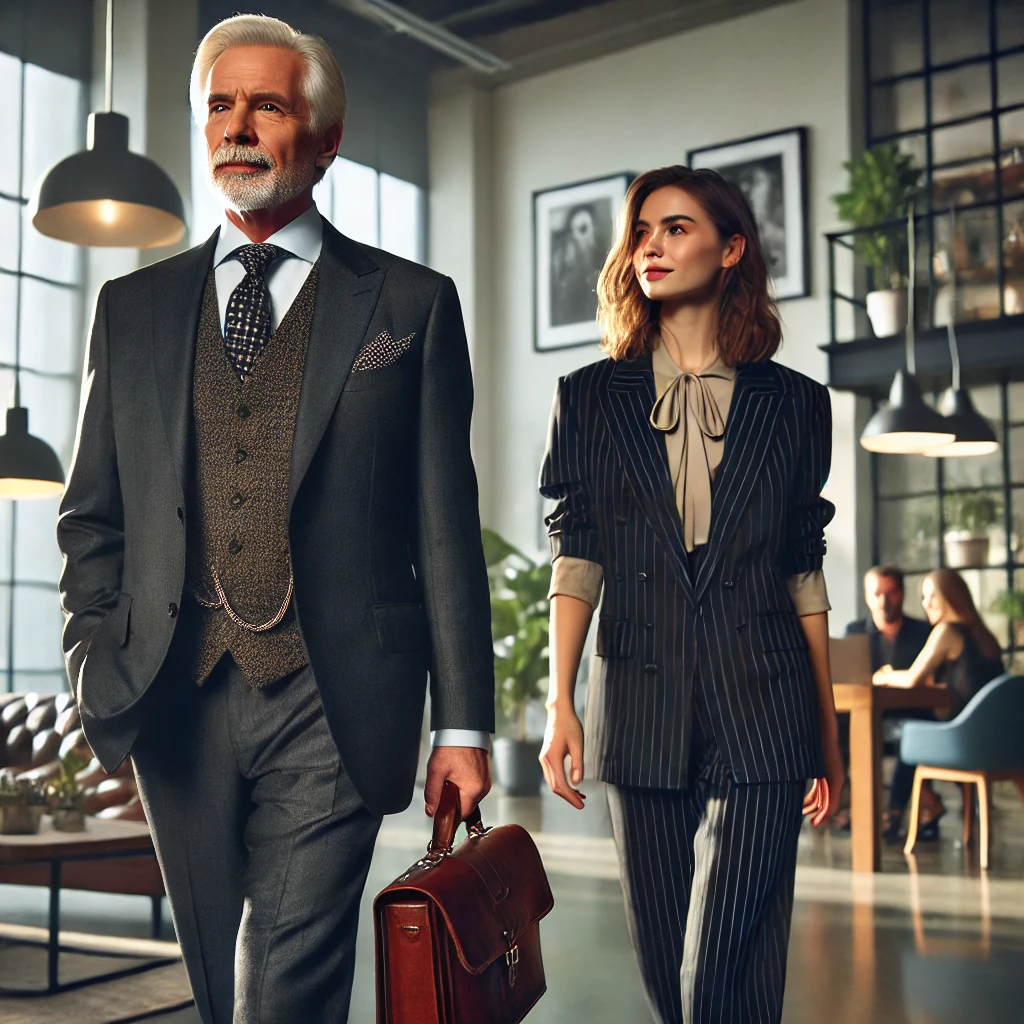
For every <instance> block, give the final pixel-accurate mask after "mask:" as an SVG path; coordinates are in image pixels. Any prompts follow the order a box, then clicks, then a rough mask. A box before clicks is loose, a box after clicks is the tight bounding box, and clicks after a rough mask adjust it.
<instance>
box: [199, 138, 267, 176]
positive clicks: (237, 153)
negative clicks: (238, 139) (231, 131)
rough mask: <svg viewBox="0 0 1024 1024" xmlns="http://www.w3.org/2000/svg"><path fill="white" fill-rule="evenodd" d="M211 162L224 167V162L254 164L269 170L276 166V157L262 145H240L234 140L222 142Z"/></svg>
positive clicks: (215, 165)
mask: <svg viewBox="0 0 1024 1024" xmlns="http://www.w3.org/2000/svg"><path fill="white" fill-rule="evenodd" d="M211 162H212V163H213V166H214V167H222V166H223V165H224V164H252V165H253V166H254V167H262V168H264V169H265V170H268V171H269V170H272V169H273V168H274V167H275V166H276V164H275V162H274V158H273V157H272V156H271V155H270V154H269V153H268V152H266V150H264V149H262V148H261V147H259V146H239V145H236V144H235V143H233V142H222V143H221V144H220V146H218V147H217V150H216V152H215V153H214V154H213V157H212V161H211Z"/></svg>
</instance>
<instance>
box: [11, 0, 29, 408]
mask: <svg viewBox="0 0 1024 1024" xmlns="http://www.w3.org/2000/svg"><path fill="white" fill-rule="evenodd" d="M26 36H27V32H26V31H25V2H24V0H23V2H22V4H21V82H20V84H19V89H20V94H19V97H18V136H19V145H18V249H17V260H16V262H15V267H16V269H17V273H18V279H17V280H18V283H17V287H16V288H15V289H14V405H15V407H17V406H19V405H21V288H22V284H23V283H24V282H23V279H22V276H21V261H22V249H23V246H24V239H25V212H26V210H27V207H26V205H25V204H24V203H23V202H22V194H23V192H24V190H25V64H26V61H25V56H26V54H25V40H26Z"/></svg>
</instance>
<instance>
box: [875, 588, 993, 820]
mask: <svg viewBox="0 0 1024 1024" xmlns="http://www.w3.org/2000/svg"><path fill="white" fill-rule="evenodd" d="M921 603H922V604H923V605H924V611H925V614H926V615H927V616H928V621H929V622H930V623H931V625H932V631H931V633H930V634H929V636H928V641H927V642H926V643H925V645H924V649H923V650H922V651H921V653H920V654H919V655H918V656H917V658H915V659H914V663H913V664H912V665H911V666H910V668H909V669H905V670H903V671H900V670H897V669H894V668H893V667H892V666H891V665H883V666H882V667H881V668H880V669H879V670H878V671H877V672H876V673H875V674H874V677H873V679H874V682H875V683H877V684H879V685H884V686H907V687H909V686H922V685H929V684H931V683H932V682H934V683H938V684H943V685H945V686H947V687H948V688H949V692H950V698H951V700H952V713H953V715H958V714H960V712H961V711H963V709H964V707H965V706H966V705H967V703H968V701H970V699H971V698H972V697H973V696H974V695H975V694H976V693H978V691H979V690H981V688H982V687H983V686H984V685H985V684H986V683H989V682H991V681H992V680H993V679H995V678H996V676H999V675H1002V674H1003V672H1004V671H1005V669H1004V668H1003V661H1002V651H1001V649H1000V647H999V641H998V640H996V638H995V637H994V636H993V635H992V634H991V633H990V632H989V630H988V627H986V625H985V623H984V622H982V620H981V616H980V615H979V614H978V609H977V608H976V607H975V606H974V599H973V598H972V597H971V592H970V590H968V589H967V584H966V583H964V581H963V577H961V576H960V574H959V573H958V572H956V571H954V570H953V569H935V570H934V571H933V572H930V573H929V574H928V575H927V576H925V578H924V580H923V582H922V583H921ZM913 784H914V766H913V765H908V764H906V763H905V762H903V761H902V760H898V761H897V762H896V771H895V773H894V774H893V779H892V785H891V787H890V789H889V810H888V811H887V812H886V814H885V817H884V820H883V828H884V831H885V837H886V839H888V840H894V839H895V838H897V837H898V835H899V827H900V821H901V819H902V817H903V808H904V807H905V806H906V803H907V800H909V799H910V792H911V789H912V788H913ZM945 813H946V809H945V807H943V805H942V800H941V798H940V797H939V796H938V794H936V793H935V792H934V791H933V790H931V789H925V790H922V793H921V823H920V826H919V828H918V833H917V837H918V839H937V838H938V835H939V819H940V818H941V817H942V816H943V815H944V814H945Z"/></svg>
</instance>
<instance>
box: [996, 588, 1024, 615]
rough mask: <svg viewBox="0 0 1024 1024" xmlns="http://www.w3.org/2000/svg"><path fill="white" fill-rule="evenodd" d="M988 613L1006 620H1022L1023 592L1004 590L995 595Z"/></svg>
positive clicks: (1023, 610)
mask: <svg viewBox="0 0 1024 1024" xmlns="http://www.w3.org/2000/svg"><path fill="white" fill-rule="evenodd" d="M989 611H991V612H995V613H996V614H997V615H1005V616H1006V617H1007V618H1008V619H1018V620H1024V590H1004V591H1003V592H1002V593H1001V594H997V595H996V597H995V599H994V600H993V601H992V604H991V605H990V606H989Z"/></svg>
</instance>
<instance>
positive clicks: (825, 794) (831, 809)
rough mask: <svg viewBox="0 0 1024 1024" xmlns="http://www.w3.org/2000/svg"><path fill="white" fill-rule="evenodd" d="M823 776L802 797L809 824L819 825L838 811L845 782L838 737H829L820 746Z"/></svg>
mask: <svg viewBox="0 0 1024 1024" xmlns="http://www.w3.org/2000/svg"><path fill="white" fill-rule="evenodd" d="M822 757H823V759H824V761H825V775H824V777H823V778H820V779H815V780H814V782H813V783H812V784H811V788H810V789H809V790H808V791H807V795H806V796H805V797H804V816H805V817H806V816H807V815H811V824H812V825H820V824H821V823H822V822H823V821H824V820H825V819H826V818H830V817H832V815H834V814H835V813H836V811H837V810H838V809H839V796H840V794H841V793H842V791H843V783H844V782H846V769H845V767H844V766H843V755H842V751H840V749H839V739H838V736H830V737H829V738H828V739H826V740H825V742H824V743H823V745H822Z"/></svg>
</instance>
